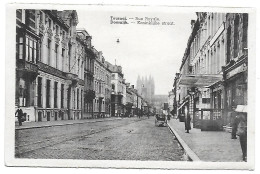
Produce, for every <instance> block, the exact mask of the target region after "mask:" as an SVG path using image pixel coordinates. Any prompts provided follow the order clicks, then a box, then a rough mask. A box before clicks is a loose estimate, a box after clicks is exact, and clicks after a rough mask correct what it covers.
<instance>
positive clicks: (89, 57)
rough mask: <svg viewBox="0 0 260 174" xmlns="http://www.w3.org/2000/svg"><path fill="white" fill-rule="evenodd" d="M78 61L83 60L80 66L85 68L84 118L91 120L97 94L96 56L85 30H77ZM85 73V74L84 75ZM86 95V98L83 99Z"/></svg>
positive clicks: (82, 92) (82, 93)
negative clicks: (94, 87) (95, 77)
mask: <svg viewBox="0 0 260 174" xmlns="http://www.w3.org/2000/svg"><path fill="white" fill-rule="evenodd" d="M76 39H77V60H82V61H81V62H78V63H81V65H80V66H82V67H84V68H83V72H81V76H83V75H84V81H83V82H82V81H79V82H80V83H83V84H84V91H81V95H82V99H83V98H84V100H82V101H81V105H82V106H81V108H82V118H84V119H85V118H91V117H92V115H93V112H92V111H93V99H94V98H95V92H94V90H93V84H94V83H93V81H94V60H95V55H94V53H93V51H92V46H91V36H90V35H89V34H88V32H87V31H86V30H85V29H77V38H76ZM82 73H83V74H82ZM83 95H84V97H83Z"/></svg>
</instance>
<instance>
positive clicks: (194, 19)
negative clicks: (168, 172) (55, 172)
mask: <svg viewBox="0 0 260 174" xmlns="http://www.w3.org/2000/svg"><path fill="white" fill-rule="evenodd" d="M255 17H256V16H255V9H253V8H219V7H218V8H217V7H174V6H130V5H128V6H127V5H61V4H44V5H43V4H9V5H8V6H7V21H8V22H7V24H6V25H7V26H6V28H7V31H8V32H7V37H6V38H8V39H7V40H6V49H7V51H8V52H7V54H6V60H7V61H6V67H7V73H6V87H7V89H8V90H7V91H6V96H7V100H6V117H5V119H6V126H5V164H6V165H7V166H33V167H88V168H142V169H242V170H253V169H254V164H255V162H254V157H255V149H254V148H255V146H254V143H255V137H254V135H255V127H254V122H255V113H254V108H255V95H254V93H255V62H256V61H255V35H256V33H255V30H254V29H255V22H256V20H255Z"/></svg>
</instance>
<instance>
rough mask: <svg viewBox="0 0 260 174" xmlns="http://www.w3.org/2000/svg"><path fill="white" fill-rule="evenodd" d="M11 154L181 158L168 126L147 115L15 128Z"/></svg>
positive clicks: (49, 156)
mask: <svg viewBox="0 0 260 174" xmlns="http://www.w3.org/2000/svg"><path fill="white" fill-rule="evenodd" d="M15 140H16V141H15V145H16V149H15V155H16V157H17V158H34V159H85V160H162V161H182V160H185V157H184V155H183V154H184V152H183V150H182V149H181V147H180V146H179V144H178V142H177V141H176V140H174V136H173V135H172V134H171V133H170V131H169V129H168V127H155V125H154V117H150V119H141V120H140V119H138V118H124V119H120V120H113V121H104V122H95V123H84V124H74V125H64V126H55V127H47V128H46V127H45V128H36V129H35V128H34V129H24V130H16V136H15Z"/></svg>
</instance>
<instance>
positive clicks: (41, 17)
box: [40, 11, 43, 23]
mask: <svg viewBox="0 0 260 174" xmlns="http://www.w3.org/2000/svg"><path fill="white" fill-rule="evenodd" d="M40 22H41V23H43V12H42V11H40Z"/></svg>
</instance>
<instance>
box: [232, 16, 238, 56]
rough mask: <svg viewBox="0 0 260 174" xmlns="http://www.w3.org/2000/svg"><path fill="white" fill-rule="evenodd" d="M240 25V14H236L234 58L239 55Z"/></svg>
mask: <svg viewBox="0 0 260 174" xmlns="http://www.w3.org/2000/svg"><path fill="white" fill-rule="evenodd" d="M238 25H239V16H238V15H236V18H235V21H234V55H233V57H234V58H236V57H237V56H238V41H239V33H238Z"/></svg>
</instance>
